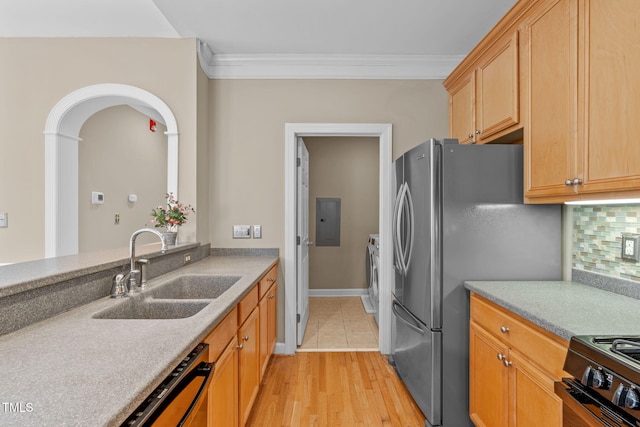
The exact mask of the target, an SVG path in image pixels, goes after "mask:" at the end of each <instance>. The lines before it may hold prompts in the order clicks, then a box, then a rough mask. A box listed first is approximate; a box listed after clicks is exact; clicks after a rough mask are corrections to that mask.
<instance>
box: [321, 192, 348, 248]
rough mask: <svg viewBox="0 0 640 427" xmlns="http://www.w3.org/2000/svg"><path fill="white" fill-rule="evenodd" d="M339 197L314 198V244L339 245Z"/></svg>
mask: <svg viewBox="0 0 640 427" xmlns="http://www.w3.org/2000/svg"><path fill="white" fill-rule="evenodd" d="M341 203H342V202H341V199H339V198H317V199H316V246H340V209H341Z"/></svg>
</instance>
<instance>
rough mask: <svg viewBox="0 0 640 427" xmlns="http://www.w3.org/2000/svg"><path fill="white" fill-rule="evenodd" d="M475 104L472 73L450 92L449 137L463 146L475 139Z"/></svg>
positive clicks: (473, 74) (473, 75)
mask: <svg viewBox="0 0 640 427" xmlns="http://www.w3.org/2000/svg"><path fill="white" fill-rule="evenodd" d="M474 103H475V73H474V72H471V73H469V75H468V76H467V77H466V78H465V79H463V80H462V81H460V82H459V83H458V85H457V86H456V87H453V88H451V90H450V91H449V136H451V138H457V139H458V141H459V142H460V143H461V144H466V143H469V142H472V141H473V140H474V137H475V122H474V114H475V111H474V108H475V107H474Z"/></svg>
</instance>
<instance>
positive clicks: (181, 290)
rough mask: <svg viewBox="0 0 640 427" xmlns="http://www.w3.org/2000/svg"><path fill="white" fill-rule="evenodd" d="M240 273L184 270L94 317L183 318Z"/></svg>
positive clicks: (193, 313) (230, 282)
mask: <svg viewBox="0 0 640 427" xmlns="http://www.w3.org/2000/svg"><path fill="white" fill-rule="evenodd" d="M240 277H241V276H224V275H208V274H186V275H184V276H180V277H176V278H174V279H171V280H169V281H167V282H165V283H162V284H158V285H156V286H154V287H152V288H149V289H145V290H143V291H142V292H140V293H136V294H131V295H132V297H131V298H127V299H125V300H124V301H120V302H119V303H118V304H116V305H114V306H113V307H109V308H107V309H105V310H102V311H100V312H98V313H96V314H94V315H93V318H94V319H184V318H187V317H191V316H193V315H195V314H196V313H198V312H199V311H200V310H202V309H203V308H205V307H206V306H207V305H209V304H210V303H211V302H212V301H213V300H215V299H216V298H218V297H220V295H222V294H223V293H224V292H225V291H227V290H228V289H229V288H231V287H232V286H233V285H234V284H235V283H236V282H237V281H238V280H240Z"/></svg>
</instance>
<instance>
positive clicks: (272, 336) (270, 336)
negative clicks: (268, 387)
mask: <svg viewBox="0 0 640 427" xmlns="http://www.w3.org/2000/svg"><path fill="white" fill-rule="evenodd" d="M276 292H277V284H276V283H274V284H273V285H272V286H271V287H270V288H269V290H268V291H266V292H265V294H264V297H263V298H262V299H261V300H260V304H259V305H258V308H259V310H260V380H261V381H262V377H263V376H264V373H265V371H266V370H267V366H268V365H269V359H270V358H271V355H272V354H273V350H274V349H275V346H276V333H277V331H276V327H277V325H276V310H277V307H276V301H277V300H276Z"/></svg>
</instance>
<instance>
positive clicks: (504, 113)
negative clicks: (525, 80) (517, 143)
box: [444, 30, 521, 143]
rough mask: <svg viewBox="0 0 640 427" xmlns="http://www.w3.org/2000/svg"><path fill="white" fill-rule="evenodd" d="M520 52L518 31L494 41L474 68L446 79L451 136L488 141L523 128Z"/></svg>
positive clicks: (459, 138) (466, 139)
mask: <svg viewBox="0 0 640 427" xmlns="http://www.w3.org/2000/svg"><path fill="white" fill-rule="evenodd" d="M518 52H519V45H518V31H517V30H516V31H513V32H512V33H510V34H507V35H506V36H504V37H502V38H501V39H499V40H497V41H496V42H495V43H493V44H492V45H491V47H490V48H488V50H487V51H486V52H485V53H484V54H483V55H482V57H481V58H480V59H479V60H478V61H477V63H476V64H474V67H473V69H471V70H470V71H466V73H463V74H460V75H459V74H458V73H457V70H456V71H454V72H453V73H452V74H451V76H449V77H448V78H447V80H445V83H444V85H445V88H446V89H447V91H448V92H449V136H450V137H452V138H457V139H458V140H459V142H460V143H469V142H476V143H486V142H490V141H492V140H495V139H498V138H500V137H503V136H505V135H507V134H510V133H512V132H514V131H515V130H518V129H519V128H520V127H521V126H520V83H519V82H520V78H519V67H518V60H519V55H518Z"/></svg>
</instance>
